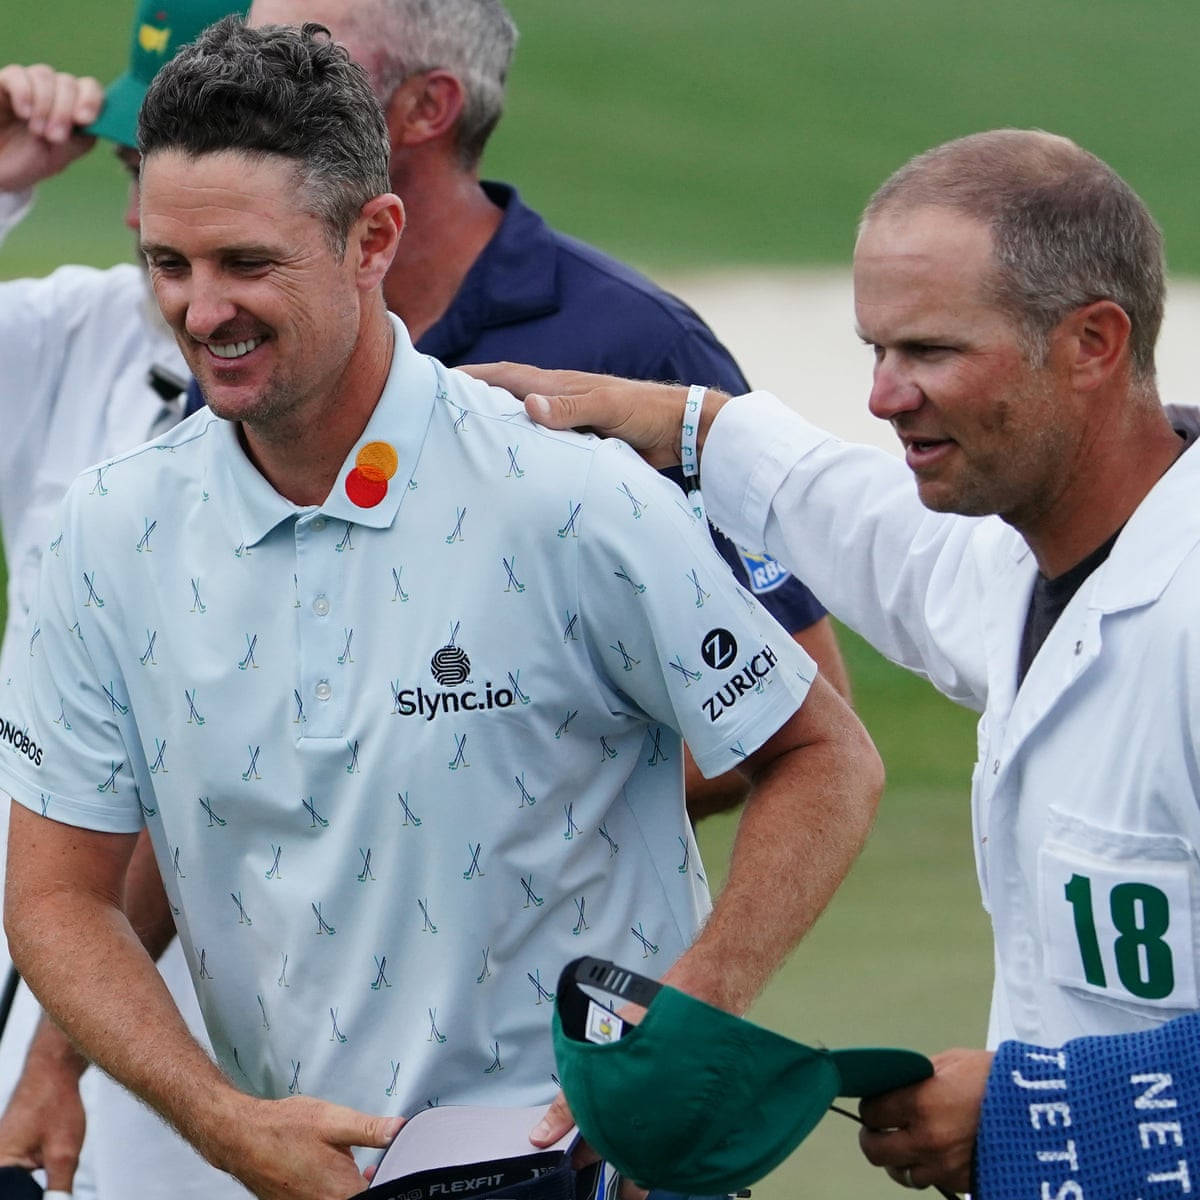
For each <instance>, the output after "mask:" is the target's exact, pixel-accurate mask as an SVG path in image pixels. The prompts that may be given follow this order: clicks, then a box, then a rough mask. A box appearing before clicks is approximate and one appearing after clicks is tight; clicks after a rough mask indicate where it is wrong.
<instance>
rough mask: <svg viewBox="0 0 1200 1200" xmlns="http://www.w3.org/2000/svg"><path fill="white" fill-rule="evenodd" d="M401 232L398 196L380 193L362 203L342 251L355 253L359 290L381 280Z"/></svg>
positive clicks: (400, 207)
mask: <svg viewBox="0 0 1200 1200" xmlns="http://www.w3.org/2000/svg"><path fill="white" fill-rule="evenodd" d="M403 231H404V205H403V203H402V202H401V200H400V197H399V196H396V195H393V194H392V193H391V192H384V193H383V194H382V195H379V196H375V197H374V198H373V199H371V200H368V201H367V202H366V204H364V205H363V206H362V211H361V212H360V213H359V215H358V220H357V221H355V223H354V225H353V227H352V228H351V230H350V236H349V238H348V240H347V243H346V253H347V254H354V255H355V256H356V260H357V261H356V263H355V268H356V271H357V275H358V286H359V288H360V290H362V291H364V292H369V291H371V290H372V289H374V288H376V287H378V286H379V284H380V283H382V282H383V277H384V276H385V275H386V274H387V272H388V268H389V267H390V266H391V265H392V259H393V258H395V256H396V247H397V246H399V244H400V234H401V233H402V232H403Z"/></svg>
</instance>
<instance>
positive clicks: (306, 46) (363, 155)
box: [138, 16, 391, 255]
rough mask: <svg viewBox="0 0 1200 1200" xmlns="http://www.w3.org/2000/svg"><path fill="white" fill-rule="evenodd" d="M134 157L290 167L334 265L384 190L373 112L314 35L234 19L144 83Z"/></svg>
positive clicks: (344, 64)
mask: <svg viewBox="0 0 1200 1200" xmlns="http://www.w3.org/2000/svg"><path fill="white" fill-rule="evenodd" d="M138 148H139V149H140V150H141V152H142V154H143V155H150V154H153V153H155V152H156V151H160V150H177V151H181V152H182V153H184V154H187V155H190V156H192V157H198V156H200V155H203V154H216V153H220V152H222V151H232V152H234V153H238V154H244V155H247V156H249V157H252V158H260V157H266V156H268V155H278V156H280V157H282V158H286V159H291V160H292V161H293V162H294V163H295V165H296V171H297V175H298V179H299V183H300V187H299V194H298V198H299V200H300V201H301V203H307V204H309V205H311V207H312V210H313V215H314V216H316V217H318V218H319V219H320V221H321V222H322V224H323V225H324V227H325V234H326V240H327V241H328V243H329V245H330V248H331V249H332V250H333V251H334V253H335V254H338V255H342V254H344V253H345V249H346V238H347V235H348V233H349V231H350V227H351V226H352V225H353V224H354V222H355V220H356V219H357V218H358V215H359V213H360V212H361V211H362V207H363V205H364V204H366V203H367V201H368V200H371V199H373V198H374V197H375V196H378V195H381V194H382V193H384V192H387V191H388V190H389V186H390V185H389V179H388V157H389V154H390V150H391V147H390V145H389V142H388V133H387V125H386V123H385V122H384V119H383V111H382V109H380V107H379V104H378V102H377V101H376V99H375V97H374V95H373V94H372V92H371V87H370V83H369V82H368V80H367V75H366V72H365V71H364V70H363V69H362V68H361V67H360V66H359V65H358V64H357V63H354V62H352V61H351V60H350V56H349V55H348V54H347V53H346V51H345V50H344V49H342V47H341V46H338V45H336V44H335V43H334V42H333V41H332V40H331V39H330V37H329V31H328V30H327V29H326V28H325V27H324V26H323V25H315V24H307V25H304V26H303V27H302V28H300V29H290V28H286V27H284V26H281V25H267V26H264V27H263V28H261V29H248V28H247V27H246V25H245V22H244V21H243V19H242V18H241V17H240V16H229V17H225V18H224V19H223V20H221V21H218V22H217V23H216V24H215V25H210V26H209V28H208V29H206V30H205V31H204V32H203V33H202V34H201V35H200V37H199V38H197V39H196V41H194V42H192V43H191V44H190V45H188V46H185V47H184V48H183V49H182V50H180V52H179V53H178V54H177V55H176V56H175V57H174V58H173V59H172V60H171V61H170V62H169V63H167V64H166V66H164V67H163V68H162V69H161V70H160V71H159V72H158V74H157V75H156V76H155V77H154V81H153V82H152V83H151V84H150V87H149V89H148V91H147V92H146V99H145V102H144V103H143V105H142V111H141V113H140V114H139V116H138Z"/></svg>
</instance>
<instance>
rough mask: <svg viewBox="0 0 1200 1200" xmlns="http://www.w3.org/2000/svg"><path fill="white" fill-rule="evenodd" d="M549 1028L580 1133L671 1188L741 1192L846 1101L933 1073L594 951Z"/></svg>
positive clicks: (623, 1166) (923, 1065)
mask: <svg viewBox="0 0 1200 1200" xmlns="http://www.w3.org/2000/svg"><path fill="white" fill-rule="evenodd" d="M581 984H582V985H583V987H581V986H580V985H581ZM584 987H587V988H590V989H593V990H595V991H599V992H603V993H607V994H608V995H609V996H616V997H619V998H620V999H621V1000H624V1001H632V1002H633V1003H636V1004H641V1005H644V1006H646V1008H647V1012H646V1016H645V1017H644V1018H643V1020H642V1022H641V1024H639V1025H628V1024H626V1023H625V1022H623V1021H622V1020H621V1019H620V1017H618V1016H617V1015H616V1014H615V1013H614V1012H613V1011H612V1010H611V1009H610V1008H608V1007H607V1006H606V1005H604V1004H601V1003H599V1002H598V1001H596V1000H595V999H593V998H592V997H590V996H589V995H588V994H587V993H586V992H585V991H584V990H583V988H584ZM553 1033H554V1053H555V1058H556V1060H557V1064H558V1075H559V1080H560V1082H561V1084H562V1089H563V1092H564V1094H565V1095H566V1098H567V1103H568V1104H569V1105H570V1107H571V1114H572V1116H573V1117H574V1118H575V1122H576V1124H577V1125H578V1127H579V1130H580V1132H581V1133H582V1134H583V1136H584V1137H585V1138H586V1139H587V1141H588V1142H589V1143H590V1144H591V1145H592V1146H593V1147H594V1148H595V1149H596V1150H597V1151H598V1152H599V1153H600V1154H601V1155H602V1156H603V1157H604V1158H605V1159H606V1160H607V1161H608V1162H610V1163H611V1164H612V1165H613V1166H614V1167H616V1168H617V1170H619V1171H620V1172H621V1174H622V1175H625V1176H627V1177H628V1178H630V1179H632V1180H634V1182H636V1183H638V1184H640V1185H641V1186H642V1187H654V1188H664V1189H666V1190H668V1191H673V1192H683V1193H697V1194H716V1193H721V1192H736V1191H740V1190H741V1189H742V1188H745V1187H747V1186H748V1185H750V1184H752V1183H754V1182H756V1181H757V1180H759V1179H761V1178H762V1177H763V1176H764V1175H766V1174H767V1172H768V1171H771V1170H772V1169H773V1168H774V1167H776V1166H778V1165H779V1163H781V1162H782V1161H783V1160H784V1159H785V1158H786V1157H787V1156H788V1155H789V1154H790V1153H791V1152H792V1150H794V1149H795V1147H796V1146H798V1145H799V1144H800V1142H802V1141H803V1140H804V1138H805V1137H806V1136H807V1135H808V1134H809V1133H810V1132H811V1131H812V1130H813V1128H814V1127H815V1126H816V1125H817V1123H818V1122H819V1121H820V1119H821V1117H822V1116H824V1114H825V1112H826V1111H827V1109H828V1108H829V1105H830V1103H831V1102H832V1101H833V1100H834V1099H835V1098H836V1097H838V1096H867V1095H875V1094H877V1093H879V1092H885V1091H890V1090H892V1089H893V1088H897V1087H905V1086H907V1085H908V1084H911V1083H916V1082H918V1081H919V1080H921V1079H926V1078H928V1077H929V1076H930V1075H932V1074H933V1065H932V1064H931V1063H930V1061H929V1060H928V1059H927V1058H925V1057H924V1056H923V1055H921V1054H916V1053H914V1052H912V1051H909V1050H889V1049H865V1048H864V1049H857V1050H833V1051H830V1050H823V1049H817V1048H814V1047H811V1046H805V1045H803V1044H802V1043H800V1042H793V1041H792V1040H791V1039H789V1038H786V1037H783V1036H781V1035H780V1034H777V1033H772V1032H771V1031H770V1030H767V1029H763V1028H761V1027H760V1026H758V1025H754V1024H752V1023H751V1022H749V1021H745V1020H742V1019H741V1018H740V1017H735V1016H733V1015H732V1014H731V1013H727V1012H723V1011H722V1010H721V1009H718V1008H713V1007H712V1006H711V1005H708V1004H705V1003H704V1002H703V1001H701V1000H697V999H695V998H694V997H692V996H688V995H686V994H685V993H683V992H680V991H677V990H676V989H675V988H672V987H667V986H664V985H662V984H659V983H656V982H655V981H653V980H650V979H646V978H644V977H643V976H640V975H636V974H634V973H633V972H632V971H626V970H624V969H622V968H621V967H618V966H616V965H615V964H613V963H610V962H605V961H603V960H601V959H594V958H581V959H576V960H575V961H574V962H572V963H569V964H568V965H567V966H566V967H565V968H564V969H563V972H562V975H561V976H560V977H559V981H558V990H557V992H556V998H555V1010H554V1019H553Z"/></svg>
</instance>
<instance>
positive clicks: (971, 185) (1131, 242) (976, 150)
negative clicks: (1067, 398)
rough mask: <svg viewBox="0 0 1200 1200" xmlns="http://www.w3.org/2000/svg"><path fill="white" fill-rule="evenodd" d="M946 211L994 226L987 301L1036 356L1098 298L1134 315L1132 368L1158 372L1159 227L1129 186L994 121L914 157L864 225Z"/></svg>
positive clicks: (1071, 151)
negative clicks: (896, 214)
mask: <svg viewBox="0 0 1200 1200" xmlns="http://www.w3.org/2000/svg"><path fill="white" fill-rule="evenodd" d="M926 206H930V207H935V208H936V207H941V208H948V209H952V210H954V211H956V212H960V213H962V214H963V215H965V216H968V217H971V218H973V219H975V220H978V221H981V222H983V223H984V224H985V225H987V226H988V228H989V229H990V231H991V234H992V248H993V255H994V257H995V261H996V268H997V269H996V275H995V278H994V279H993V280H992V281H991V284H990V290H991V294H992V298H993V299H994V300H995V301H996V303H997V304H999V306H1000V307H1001V308H1003V309H1004V310H1005V311H1007V312H1008V313H1009V314H1010V315H1011V316H1012V318H1013V319H1014V321H1015V323H1016V325H1017V328H1018V330H1019V331H1020V332H1021V334H1022V340H1023V342H1024V344H1025V348H1026V352H1027V354H1028V355H1029V357H1030V358H1031V359H1040V360H1041V361H1044V360H1045V357H1046V353H1047V350H1048V347H1049V335H1050V332H1051V330H1053V329H1054V327H1055V326H1056V325H1057V324H1058V323H1059V322H1060V321H1061V320H1062V319H1063V318H1064V317H1065V316H1067V314H1068V313H1070V312H1072V311H1074V310H1075V309H1077V308H1081V307H1083V306H1084V305H1086V304H1091V303H1093V302H1094V301H1097V300H1111V301H1113V302H1114V303H1116V304H1119V305H1120V306H1121V308H1122V309H1124V311H1125V314H1126V315H1127V316H1128V317H1129V322H1130V326H1131V329H1130V335H1129V350H1130V360H1131V366H1132V372H1133V376H1134V378H1135V379H1137V380H1138V381H1140V382H1142V383H1148V382H1151V381H1152V380H1153V378H1154V346H1155V343H1156V342H1157V340H1158V331H1159V327H1160V326H1161V324H1162V315H1163V301H1164V298H1165V292H1166V288H1165V284H1164V280H1163V276H1164V262H1163V243H1162V233H1161V231H1160V230H1159V228H1158V226H1157V225H1156V224H1155V222H1154V218H1153V217H1151V215H1150V212H1149V210H1148V209H1147V208H1146V206H1145V204H1144V203H1143V202H1142V200H1141V199H1140V197H1139V196H1138V195H1137V193H1135V192H1134V190H1133V189H1132V188H1131V187H1130V186H1129V185H1128V184H1127V183H1126V182H1125V181H1124V180H1123V179H1122V178H1121V177H1120V176H1119V175H1118V174H1117V173H1116V172H1115V171H1114V170H1113V169H1112V168H1111V167H1110V166H1109V165H1108V164H1107V163H1105V162H1103V161H1102V160H1101V159H1099V158H1097V157H1096V156H1095V155H1094V154H1091V153H1089V152H1088V151H1086V150H1084V149H1083V148H1082V147H1080V146H1077V145H1076V144H1075V143H1074V142H1072V141H1071V140H1070V139H1068V138H1064V137H1058V136H1056V135H1053V134H1048V133H1043V132H1041V131H1039V130H1021V129H994V130H991V131H989V132H987V133H977V134H972V135H971V136H969V137H963V138H958V139H956V140H955V141H952V142H946V143H945V144H943V145H941V146H935V147H934V148H933V149H932V150H927V151H926V152H925V153H924V154H919V155H917V157H916V158H913V159H911V160H910V161H909V162H907V163H906V164H905V165H904V166H903V167H901V168H900V169H899V170H898V171H897V172H896V173H895V174H894V175H892V176H891V178H889V179H888V180H887V181H886V182H885V183H884V184H883V186H882V187H881V188H879V190H878V191H877V192H876V193H875V195H874V196H872V197H871V201H870V203H869V204H868V205H867V208H866V211H865V212H864V213H863V218H862V224H863V225H865V224H867V222H869V221H870V220H872V219H873V218H874V217H876V216H879V215H880V214H881V213H887V212H889V211H898V210H899V211H905V210H911V209H914V208H921V207H926Z"/></svg>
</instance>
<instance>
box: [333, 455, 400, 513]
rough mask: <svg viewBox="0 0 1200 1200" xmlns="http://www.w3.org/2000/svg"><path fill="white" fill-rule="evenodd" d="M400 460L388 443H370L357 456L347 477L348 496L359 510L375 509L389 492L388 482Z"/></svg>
mask: <svg viewBox="0 0 1200 1200" xmlns="http://www.w3.org/2000/svg"><path fill="white" fill-rule="evenodd" d="M398 465H399V460H398V458H397V457H396V451H395V449H394V448H393V447H392V446H391V445H389V444H388V443H387V442H368V443H367V444H366V445H365V446H364V447H363V448H362V449H361V450H360V451H359V452H358V454H357V455H356V456H355V458H354V469H353V470H352V471H351V472H350V474H349V475H347V476H346V495H347V496H349V497H350V500H351V501H352V502H353V503H354V504H357V505H358V507H359V508H374V507H375V505H377V504H379V503H380V501H382V500H383V498H384V496H386V495H387V491H388V480H389V479H391V477H392V476H393V475H395V473H396V467H397V466H398Z"/></svg>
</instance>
